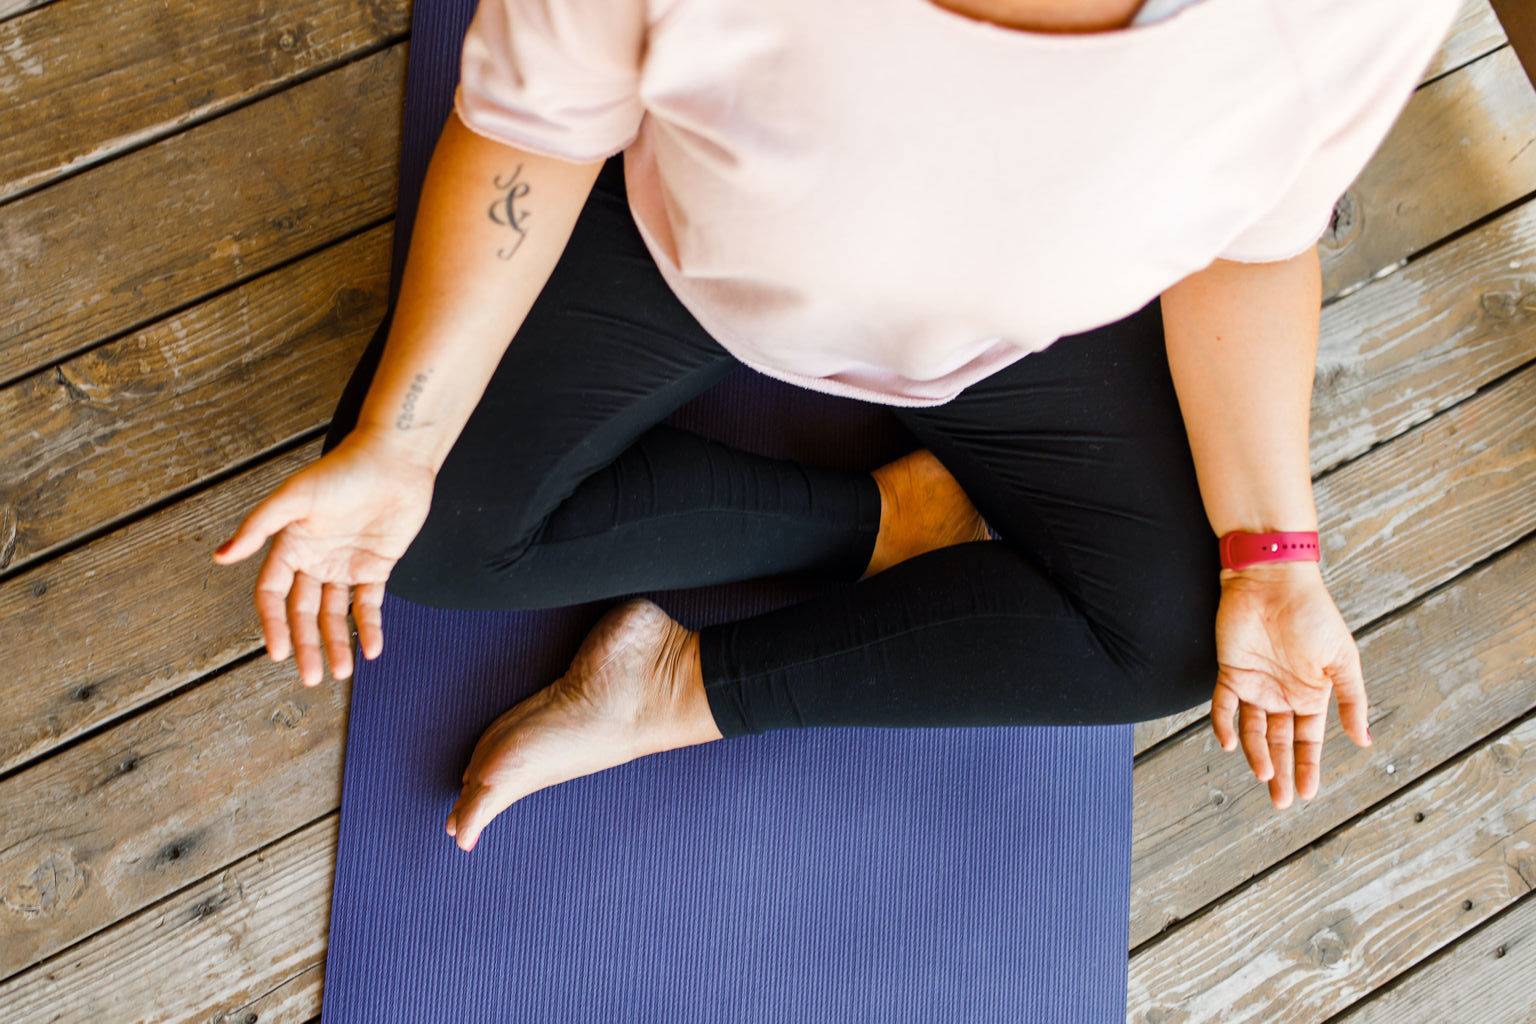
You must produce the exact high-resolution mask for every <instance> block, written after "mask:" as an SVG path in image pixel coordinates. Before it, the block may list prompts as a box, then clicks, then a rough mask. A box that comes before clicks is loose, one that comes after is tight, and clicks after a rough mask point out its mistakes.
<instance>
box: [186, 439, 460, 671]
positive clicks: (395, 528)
mask: <svg viewBox="0 0 1536 1024" xmlns="http://www.w3.org/2000/svg"><path fill="white" fill-rule="evenodd" d="M435 480H436V474H435V472H434V471H433V470H432V469H431V468H430V467H428V466H426V465H422V464H421V463H419V462H413V461H411V460H410V459H409V458H407V457H404V456H402V454H401V453H400V451H399V450H398V449H397V448H391V447H390V446H389V445H388V444H387V442H386V441H385V440H384V439H383V438H382V437H381V436H380V435H378V434H374V433H370V432H368V431H365V430H353V431H352V432H351V433H350V434H348V435H347V436H346V437H344V438H342V440H341V441H340V442H339V443H337V445H336V447H334V448H332V449H331V450H330V451H329V452H327V453H325V454H324V455H322V456H321V457H320V458H319V459H316V460H315V461H314V462H312V463H310V464H309V465H308V466H305V467H304V468H303V469H300V470H299V471H298V472H296V473H294V474H293V475H292V476H290V477H288V479H286V480H284V481H283V482H282V484H280V485H279V486H278V487H277V489H276V490H274V491H272V493H271V494H269V495H267V497H266V498H264V499H262V501H261V503H260V504H258V505H257V506H256V507H255V508H253V509H252V510H251V511H250V513H249V514H248V515H246V517H245V519H244V521H242V522H241V523H240V526H239V527H238V528H237V529H236V530H235V532H234V534H233V535H231V537H230V538H229V539H228V540H226V541H225V542H224V543H223V544H221V545H219V547H218V548H217V549H215V551H214V553H213V559H214V561H215V562H217V563H218V564H220V565H230V564H233V563H235V562H239V561H242V560H244V559H245V558H248V557H249V556H250V555H252V554H255V553H256V552H257V551H259V550H261V546H262V544H263V543H265V542H266V540H267V538H268V537H272V538H274V539H273V541H272V547H271V550H269V551H268V552H267V558H266V561H265V562H264V563H263V564H262V567H261V571H260V573H259V574H258V575H257V578H256V595H255V600H256V612H257V614H258V615H259V616H260V617H261V631H262V636H263V638H264V640H265V641H266V645H267V654H268V656H269V657H270V658H271V659H272V660H273V661H282V660H283V659H284V658H286V657H288V655H289V653H290V651H291V652H292V653H293V654H294V656H295V660H296V662H297V664H298V670H299V679H300V680H301V681H302V682H303V683H304V685H305V686H315V685H316V684H318V683H319V682H320V680H321V679H322V678H324V674H325V668H324V664H323V663H322V660H321V642H322V638H323V641H324V646H325V650H326V653H327V654H328V655H329V657H330V663H331V674H332V675H333V676H334V677H335V678H337V679H346V678H348V677H350V676H351V674H352V668H353V666H352V635H351V631H350V630H349V629H348V627H347V608H348V607H349V606H350V607H351V608H352V614H353V618H355V619H356V621H357V633H358V639H359V641H360V642H361V644H362V649H363V656H364V657H366V658H369V659H373V658H377V657H378V656H379V654H380V653H381V652H382V651H383V649H384V634H383V627H382V622H381V617H380V606H381V605H382V604H383V602H384V581H385V580H386V579H388V578H389V573H390V570H392V569H393V568H394V566H395V563H396V562H398V561H399V560H400V556H401V555H403V554H404V553H405V550H406V548H407V547H409V546H410V543H411V541H412V540H413V539H414V538H415V536H416V534H417V533H418V532H420V530H421V526H422V524H423V523H424V522H426V518H427V511H428V509H429V508H430V506H431V503H432V488H433V484H434V483H435Z"/></svg>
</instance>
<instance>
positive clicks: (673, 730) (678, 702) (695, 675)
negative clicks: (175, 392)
mask: <svg viewBox="0 0 1536 1024" xmlns="http://www.w3.org/2000/svg"><path fill="white" fill-rule="evenodd" d="M663 659H664V660H663V673H664V677H665V679H666V681H667V685H666V694H667V697H666V700H665V702H664V710H663V714H662V718H663V721H662V722H661V723H660V729H659V730H658V733H659V735H658V742H659V743H660V744H662V745H661V746H660V747H658V749H660V750H671V749H673V748H675V747H688V746H693V745H695V744H698V743H708V742H710V741H711V740H718V739H723V738H724V736H723V735H722V734H721V732H720V729H719V728H718V727H717V726H716V725H715V716H714V713H713V712H712V711H710V709H709V696H708V694H707V693H706V692H705V689H704V670H703V665H702V662H701V660H700V657H699V634H698V631H697V630H692V629H683V628H681V627H679V628H678V630H677V631H676V632H675V635H674V636H673V637H672V638H669V641H668V644H667V650H666V652H665V653H664V656H663Z"/></svg>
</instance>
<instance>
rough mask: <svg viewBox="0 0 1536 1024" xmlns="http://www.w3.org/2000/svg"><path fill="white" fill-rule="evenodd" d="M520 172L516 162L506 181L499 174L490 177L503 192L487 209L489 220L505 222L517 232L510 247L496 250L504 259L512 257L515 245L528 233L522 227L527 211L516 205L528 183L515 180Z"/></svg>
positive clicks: (520, 169) (526, 221)
mask: <svg viewBox="0 0 1536 1024" xmlns="http://www.w3.org/2000/svg"><path fill="white" fill-rule="evenodd" d="M522 172H523V165H522V164H518V165H517V170H515V171H513V172H512V176H511V177H510V178H508V179H507V180H506V181H502V180H501V176H500V175H497V176H496V177H494V178H492V179H491V181H493V182H495V184H496V188H497V190H498V191H500V192H502V193H503V194H502V195H501V196H498V197H497V199H496V201H495V202H494V203H492V204H491V209H490V211H489V212H490V216H491V220H493V221H495V222H496V223H497V224H505V225H506V226H507V227H509V228H511V229H512V230H513V231H516V232H517V241H516V242H514V243H513V244H512V248H510V249H497V250H496V255H497V256H500V257H501V258H502V259H504V260H509V259H511V258H512V254H513V253H515V252H517V247H518V246H520V245H522V244H523V239H524V238H525V237H527V235H528V232H527V231H526V230H524V228H523V225H524V224H526V223H528V211H527V210H519V209H518V207H517V201H518V200H519V199H521V198H523V197H524V196H526V195H527V194H528V183H527V182H526V181H518V180H517V176H518V175H519V174H521V173H522Z"/></svg>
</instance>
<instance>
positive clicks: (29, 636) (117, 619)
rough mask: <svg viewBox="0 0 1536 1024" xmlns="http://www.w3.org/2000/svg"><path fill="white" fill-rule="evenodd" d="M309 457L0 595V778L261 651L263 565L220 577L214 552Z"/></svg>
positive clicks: (179, 506) (250, 563) (243, 479)
mask: <svg viewBox="0 0 1536 1024" xmlns="http://www.w3.org/2000/svg"><path fill="white" fill-rule="evenodd" d="M319 450H320V442H319V441H312V442H310V443H309V444H306V445H304V446H302V447H300V448H298V449H297V450H295V451H293V452H290V453H288V454H286V455H284V456H282V457H280V458H277V459H272V460H270V461H268V462H266V463H263V464H262V465H261V466H259V467H257V468H256V469H254V470H252V471H250V472H247V473H243V474H241V475H239V476H236V477H233V478H231V479H230V480H228V481H226V482H224V483H222V484H220V485H219V486H217V487H214V488H210V489H209V490H206V491H203V492H202V493H201V494H198V495H197V496H195V497H193V498H190V499H188V500H185V501H180V502H177V503H176V504H174V505H171V506H169V507H167V508H165V509H162V510H161V511H159V512H156V513H155V514H154V515H152V516H149V517H148V518H146V519H142V520H140V521H139V522H137V523H134V524H133V525H132V526H130V527H128V528H126V529H124V530H122V531H119V532H118V533H114V534H111V535H110V536H108V537H107V538H105V539H103V540H101V541H98V542H96V543H93V544H90V545H88V546H86V547H83V548H80V549H78V550H76V551H72V552H70V553H69V554H67V555H63V556H61V557H59V558H56V559H53V560H51V561H49V562H47V563H45V564H44V565H42V566H40V567H39V568H38V569H37V570H34V571H33V572H31V573H27V574H24V575H23V576H21V577H19V578H17V579H14V580H10V581H7V582H6V583H4V584H0V650H4V651H5V652H6V658H7V661H8V662H9V663H10V665H11V666H12V670H11V671H9V672H7V673H5V674H4V676H0V701H3V704H4V706H5V708H6V709H7V710H6V714H5V715H3V716H0V770H10V769H13V768H15V767H16V766H17V765H18V764H20V763H22V762H24V761H26V760H28V759H30V758H33V757H36V756H38V755H39V754H41V753H43V752H45V751H47V750H50V749H52V748H53V747H55V746H57V745H58V744H60V743H62V742H65V741H67V740H71V739H73V738H75V737H76V736H79V735H80V734H82V733H84V732H86V731H88V730H89V729H91V728H94V727H96V726H99V725H101V724H102V723H105V722H109V721H112V720H113V719H115V718H118V717H120V716H122V715H124V714H126V713H128V712H130V711H132V710H134V709H135V708H138V707H140V706H141V705H143V704H145V703H147V702H149V701H151V700H153V699H155V698H156V697H159V696H162V695H164V694H166V693H170V692H172V691H174V690H176V689H179V688H180V687H183V686H186V685H187V684H189V683H192V682H195V681H196V680H198V679H200V678H202V677H203V676H204V675H207V674H208V673H210V672H214V671H217V670H218V669H220V668H221V667H223V666H224V665H227V664H229V663H230V662H232V661H234V660H236V659H237V658H241V657H244V656H245V655H248V654H251V653H252V652H253V651H255V650H256V649H257V648H258V647H260V645H261V628H260V625H259V623H258V622H257V619H256V612H255V609H254V605H253V593H254V589H255V582H256V573H257V571H258V569H259V568H260V560H259V559H255V558H252V559H247V560H246V561H245V562H241V563H239V564H237V565H233V566H219V565H215V564H214V562H213V558H212V555H211V552H212V550H213V548H214V547H215V546H216V545H217V544H218V543H219V541H220V540H221V539H222V536H227V535H228V534H229V533H231V532H233V531H234V528H235V526H236V525H237V524H238V523H239V522H240V520H241V519H243V518H244V517H245V514H246V513H247V512H248V511H249V510H250V509H251V507H252V506H254V505H255V504H256V502H257V501H259V500H260V499H261V498H262V497H264V496H265V495H266V494H268V493H270V492H271V491H272V490H273V489H274V488H276V487H277V485H278V484H280V483H281V482H282V481H283V480H284V479H285V478H286V477H287V476H289V475H290V474H292V473H294V472H296V471H298V470H299V469H300V468H301V467H303V466H305V465H307V464H308V463H310V462H312V461H314V459H315V458H316V457H317V456H318V455H319ZM142 594H156V595H160V597H159V599H157V600H144V599H142V598H139V597H135V596H134V595H142ZM124 595H128V596H127V597H125V596H124ZM291 664H292V663H291V662H290V663H289V665H290V667H291ZM290 670H291V668H290ZM297 679H298V674H297V672H294V673H293V676H292V680H293V681H297Z"/></svg>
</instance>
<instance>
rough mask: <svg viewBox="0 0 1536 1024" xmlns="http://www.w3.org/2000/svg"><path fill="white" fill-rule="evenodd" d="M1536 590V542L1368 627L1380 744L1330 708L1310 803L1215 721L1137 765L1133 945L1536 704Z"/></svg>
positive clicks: (1370, 687) (1369, 677) (1365, 643)
mask: <svg viewBox="0 0 1536 1024" xmlns="http://www.w3.org/2000/svg"><path fill="white" fill-rule="evenodd" d="M1532 594H1536V540H1527V541H1525V542H1523V543H1522V544H1520V545H1519V546H1518V547H1517V548H1515V549H1514V550H1512V551H1510V552H1507V553H1505V554H1502V555H1500V556H1499V557H1498V558H1497V559H1495V560H1494V561H1492V562H1490V563H1486V564H1484V565H1482V566H1480V567H1479V568H1477V569H1476V570H1474V571H1473V572H1471V573H1468V574H1467V575H1466V576H1464V577H1462V578H1460V579H1458V580H1457V581H1456V582H1455V583H1454V584H1453V585H1452V586H1450V587H1448V588H1446V589H1445V590H1443V591H1440V592H1439V593H1436V594H1433V595H1431V596H1430V597H1429V598H1428V599H1426V600H1424V601H1422V602H1420V603H1418V604H1415V605H1413V606H1412V607H1410V608H1408V609H1406V610H1405V611H1404V612H1403V613H1401V614H1399V615H1396V616H1394V617H1393V618H1391V619H1390V620H1388V621H1386V622H1384V623H1382V624H1381V625H1379V626H1378V627H1377V628H1374V629H1371V630H1369V631H1366V632H1364V633H1362V634H1361V635H1360V637H1359V643H1360V659H1361V662H1362V664H1363V665H1364V668H1365V679H1366V687H1367V692H1368V693H1369V694H1370V697H1371V703H1372V707H1371V733H1372V738H1373V740H1374V741H1375V742H1374V744H1373V745H1372V746H1371V747H1370V748H1369V749H1368V750H1361V749H1360V748H1358V747H1356V746H1355V745H1354V744H1353V743H1351V742H1350V741H1349V739H1348V738H1346V737H1345V736H1344V734H1343V732H1341V731H1340V730H1339V722H1338V716H1337V714H1336V713H1335V712H1334V711H1332V710H1330V713H1329V723H1328V740H1327V742H1326V744H1325V745H1324V751H1323V783H1322V786H1321V787H1320V788H1319V790H1318V794H1317V796H1316V797H1314V798H1313V799H1312V800H1310V801H1303V802H1298V803H1295V804H1292V806H1291V807H1290V808H1288V809H1287V810H1285V811H1283V812H1282V811H1276V810H1275V808H1274V806H1273V805H1272V804H1271V803H1270V801H1269V788H1268V784H1267V783H1263V782H1260V781H1258V780H1257V779H1256V778H1254V775H1253V772H1252V771H1250V770H1249V768H1248V763H1247V761H1246V760H1244V758H1243V756H1242V755H1241V754H1240V753H1238V752H1236V751H1233V752H1232V753H1227V752H1226V751H1224V750H1222V749H1221V747H1219V746H1218V745H1217V744H1216V741H1215V737H1214V736H1212V735H1211V732H1210V729H1209V728H1204V729H1196V730H1194V731H1192V732H1191V733H1188V734H1186V735H1184V736H1181V737H1180V738H1179V739H1178V740H1176V741H1175V742H1174V743H1172V744H1170V745H1168V746H1165V747H1163V748H1160V749H1159V750H1158V751H1157V752H1156V753H1154V754H1153V755H1151V756H1150V757H1147V758H1144V759H1143V760H1142V761H1141V762H1140V763H1138V764H1137V766H1136V770H1135V784H1136V811H1135V826H1134V828H1133V839H1132V844H1131V864H1132V867H1131V872H1132V882H1131V945H1132V946H1138V945H1140V944H1142V943H1143V942H1146V941H1147V940H1148V939H1150V938H1151V937H1152V936H1154V935H1156V934H1157V933H1158V932H1160V931H1162V930H1163V929H1164V928H1166V927H1167V926H1168V925H1170V924H1171V923H1173V922H1175V921H1178V920H1180V919H1181V918H1184V917H1187V916H1188V915H1190V914H1192V913H1194V912H1195V911H1197V910H1199V908H1201V907H1203V906H1205V905H1206V904H1208V903H1210V902H1211V901H1213V900H1216V899H1218V898H1220V896H1221V895H1222V893H1225V892H1228V891H1230V890H1233V889H1236V888H1238V887H1239V886H1241V885H1243V884H1244V883H1245V882H1247V881H1248V880H1249V879H1250V878H1252V877H1254V876H1255V875H1257V874H1258V873H1259V872H1261V871H1263V870H1264V869H1265V868H1268V867H1269V866H1270V865H1271V864H1274V863H1276V862H1277V861H1280V860H1282V859H1284V858H1285V857H1287V856H1289V855H1290V854H1291V853H1293V852H1294V851H1296V850H1299V849H1301V848H1302V847H1304V846H1306V845H1307V844H1308V843H1311V842H1313V841H1315V840H1316V839H1317V838H1318V837H1320V836H1322V835H1324V834H1325V833H1327V832H1328V831H1329V830H1330V829H1333V828H1335V827H1336V826H1338V825H1339V824H1341V823H1343V822H1345V821H1347V820H1348V819H1349V818H1350V817H1351V816H1353V815H1354V814H1356V813H1357V812H1358V811H1359V810H1360V808H1362V807H1369V806H1371V805H1372V804H1374V803H1376V802H1378V801H1380V800H1382V799H1384V798H1385V797H1387V796H1389V795H1391V794H1392V793H1394V792H1396V791H1397V790H1400V789H1402V788H1403V787H1404V786H1407V785H1409V784H1410V783H1412V782H1413V781H1414V780H1416V779H1418V778H1419V777H1420V776H1422V775H1424V774H1425V773H1426V772H1429V771H1431V770H1432V769H1434V768H1435V766H1437V765H1439V764H1440V763H1441V762H1443V761H1444V760H1446V759H1447V758H1450V757H1453V756H1455V755H1456V754H1457V753H1458V752H1459V751H1462V750H1464V749H1466V748H1468V747H1470V746H1472V745H1473V744H1475V743H1477V742H1478V741H1479V740H1481V739H1482V738H1483V737H1485V736H1488V735H1490V734H1492V733H1494V732H1496V731H1497V730H1499V729H1501V728H1503V727H1504V726H1506V725H1508V724H1509V723H1510V722H1512V721H1514V720H1516V719H1518V718H1520V717H1522V716H1523V715H1525V714H1527V713H1528V712H1529V711H1531V710H1532V709H1533V708H1536V616H1533V615H1532V614H1531V613H1532V607H1531V595H1532ZM1387 764H1391V765H1392V766H1393V768H1394V771H1393V772H1392V773H1391V774H1388V773H1387V772H1386V771H1385V770H1384V769H1385V766H1386V765H1387Z"/></svg>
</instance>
